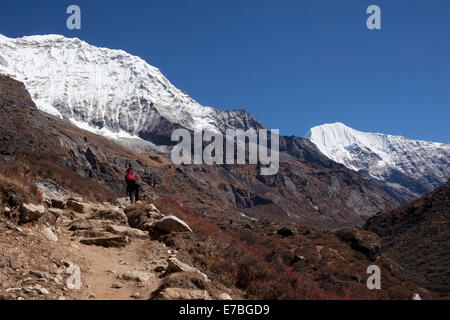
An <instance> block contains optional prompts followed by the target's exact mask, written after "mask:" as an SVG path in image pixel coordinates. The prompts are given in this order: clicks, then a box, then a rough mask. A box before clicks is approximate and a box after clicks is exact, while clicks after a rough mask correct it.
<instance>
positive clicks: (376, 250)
mask: <svg viewBox="0 0 450 320" xmlns="http://www.w3.org/2000/svg"><path fill="white" fill-rule="evenodd" d="M334 233H335V235H336V236H337V237H338V238H340V239H341V240H343V241H346V242H350V243H351V246H352V248H353V249H354V250H356V251H360V252H362V253H364V254H365V255H366V256H367V257H368V258H369V259H370V260H372V261H376V260H377V258H378V257H379V256H380V254H381V240H380V237H379V236H378V235H376V234H375V233H373V232H370V231H366V230H362V229H360V228H357V227H346V228H342V229H338V230H336V231H334Z"/></svg>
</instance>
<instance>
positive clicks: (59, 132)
mask: <svg viewBox="0 0 450 320" xmlns="http://www.w3.org/2000/svg"><path fill="white" fill-rule="evenodd" d="M0 87H2V88H3V89H2V90H4V91H3V92H4V93H3V96H2V98H1V99H4V101H5V103H3V104H2V105H1V106H0V122H1V123H2V127H1V129H0V131H1V132H0V133H1V135H0V142H1V143H0V164H3V165H4V166H5V167H7V168H10V167H11V166H15V165H17V166H19V167H21V168H22V167H23V168H25V169H23V170H25V171H26V170H28V171H29V172H30V174H32V175H39V176H44V177H49V178H52V179H56V180H58V183H60V184H61V185H63V186H64V187H68V188H71V189H73V190H74V191H77V192H78V193H80V194H82V195H85V196H88V197H89V199H91V200H95V199H105V200H111V199H114V198H115V197H117V195H118V194H119V193H123V192H124V185H123V182H122V179H123V171H124V168H125V166H126V164H127V163H128V162H132V163H133V164H134V165H135V168H137V170H138V172H139V174H140V175H141V177H142V181H143V192H144V194H145V192H147V191H148V192H152V191H154V190H158V191H159V192H160V193H164V194H170V195H174V196H177V197H180V199H182V200H183V201H184V202H185V203H188V204H189V205H190V206H192V207H195V208H201V210H202V212H205V213H208V214H211V215H217V216H221V215H224V214H225V213H226V214H225V216H227V217H231V218H233V217H241V216H242V215H243V214H244V215H247V216H249V217H253V218H255V219H272V220H273V219H278V220H289V221H301V222H304V223H308V224H310V225H313V226H316V227H318V228H321V229H330V228H333V227H340V226H345V225H353V224H360V225H362V224H363V223H364V221H365V219H366V218H367V217H369V216H371V215H373V214H375V213H377V212H379V211H384V210H388V209H392V208H394V207H395V206H396V205H397V203H396V202H395V201H394V200H393V199H391V198H390V197H389V196H387V195H386V194H385V193H384V192H383V191H382V190H381V189H379V188H378V187H377V186H376V185H375V184H373V183H371V182H368V181H367V180H365V179H364V178H362V177H361V176H360V175H358V174H357V173H355V172H353V171H351V170H348V169H346V168H345V167H344V166H343V165H340V164H337V163H335V162H333V161H332V160H330V159H328V158H327V157H325V156H324V155H323V154H321V153H320V152H319V151H318V150H317V148H316V147H315V146H314V145H313V144H312V143H310V142H308V141H307V140H305V139H300V138H296V137H289V138H286V139H285V140H283V143H282V144H281V146H280V149H281V150H282V151H283V150H290V154H288V153H287V152H282V154H281V156H280V157H281V162H280V171H279V172H278V174H277V175H274V176H261V175H260V173H259V168H258V165H228V166H227V165H224V166H208V165H192V166H175V165H173V164H172V163H171V162H170V161H169V160H168V159H166V158H164V157H162V156H160V155H156V154H141V153H137V152H133V151H131V150H130V149H127V148H125V147H122V146H120V145H118V144H117V143H114V141H113V140H110V139H106V138H103V137H101V136H99V135H96V134H94V133H91V132H88V131H84V130H81V129H79V128H78V127H76V126H75V125H73V124H71V123H69V122H67V121H64V120H62V119H59V118H58V117H55V116H52V115H49V114H47V113H44V112H42V111H40V110H38V109H37V108H36V107H35V106H34V103H33V102H32V100H31V98H30V96H29V95H28V93H27V92H26V90H25V88H24V86H23V84H21V83H20V82H17V81H15V80H12V79H10V78H5V77H1V78H0ZM16 170H19V171H21V170H22V169H16ZM90 178H93V179H94V181H96V183H91V182H88V179H90Z"/></svg>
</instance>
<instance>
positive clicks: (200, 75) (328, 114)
mask: <svg viewBox="0 0 450 320" xmlns="http://www.w3.org/2000/svg"><path fill="white" fill-rule="evenodd" d="M70 4H78V5H79V6H80V7H81V10H82V29H81V31H70V30H68V29H66V22H65V21H66V18H67V14H66V8H67V6H68V5H70ZM371 4H377V5H379V6H380V7H381V10H382V30H380V31H369V30H368V29H367V28H366V18H367V16H368V15H366V13H365V11H366V8H367V7H368V6H369V5H371ZM0 33H1V34H3V35H5V36H8V37H20V36H24V35H33V34H48V33H56V34H63V35H65V36H68V37H78V38H80V39H82V40H85V41H87V42H89V43H91V44H94V45H97V46H104V47H109V48H117V49H123V50H125V51H128V52H130V53H132V54H135V55H138V56H140V57H142V58H143V59H145V60H146V61H147V62H149V63H150V64H152V65H154V66H157V67H158V68H159V69H160V70H161V71H162V72H163V73H164V74H165V75H166V77H167V78H168V79H169V80H170V81H172V83H174V84H175V85H176V86H177V87H178V88H180V89H183V90H185V91H187V92H188V93H189V94H190V95H191V96H192V97H193V98H194V99H196V100H197V101H199V102H200V103H201V104H203V105H211V106H214V107H218V108H222V109H240V108H244V109H246V110H248V111H249V112H251V113H252V114H253V115H255V116H256V117H257V118H258V119H259V120H260V121H261V122H262V123H264V124H265V125H266V126H267V127H269V128H280V130H281V133H282V134H285V135H290V134H295V135H299V136H303V135H304V134H305V133H306V131H307V130H308V129H309V128H310V127H311V126H315V125H319V124H322V123H326V122H336V121H340V122H343V123H345V124H347V125H349V126H351V127H354V128H355V129H359V130H363V131H375V132H383V133H392V134H400V135H404V136H406V137H408V138H413V139H424V140H433V141H440V142H446V143H448V142H450V130H449V127H450V125H449V123H450V121H449V119H450V1H449V0H420V1H418V0H389V1H381V0H370V1H366V0H340V1H338V0H308V1H303V0H270V1H269V0H254V1H253V0H227V1H219V0H170V1H162V0H158V1H156V0H151V1H148V0H147V1H133V0H129V1H92V0H91V1H84V0H83V1H81V0H73V1H62V0H58V1H45V0H39V1H23V0H22V1H21V0H15V1H8V2H6V1H4V2H3V3H2V6H1V8H0Z"/></svg>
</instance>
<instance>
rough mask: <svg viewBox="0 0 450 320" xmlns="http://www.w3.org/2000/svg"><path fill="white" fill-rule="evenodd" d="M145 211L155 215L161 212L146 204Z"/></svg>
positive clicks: (152, 205) (151, 204)
mask: <svg viewBox="0 0 450 320" xmlns="http://www.w3.org/2000/svg"><path fill="white" fill-rule="evenodd" d="M145 210H147V211H148V212H156V213H159V214H161V212H160V211H159V209H158V208H157V207H156V206H155V205H154V204H153V203H150V204H148V205H147V206H146V207H145Z"/></svg>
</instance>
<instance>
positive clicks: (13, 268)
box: [0, 77, 433, 299]
mask: <svg viewBox="0 0 450 320" xmlns="http://www.w3.org/2000/svg"><path fill="white" fill-rule="evenodd" d="M0 123H1V124H2V126H1V128H0V199H1V204H0V298H6V299H210V298H213V299H229V298H230V297H231V298H237V299H239V298H248V299H411V298H412V297H413V295H414V294H416V293H420V295H421V297H422V298H433V295H432V294H428V293H426V292H423V293H422V292H420V291H419V288H418V287H417V285H415V284H414V283H413V282H411V281H408V280H406V279H404V278H403V277H402V275H401V274H400V273H398V270H399V268H400V267H399V265H398V264H397V263H396V262H395V261H393V260H391V259H389V258H387V257H385V256H383V255H381V256H380V245H381V244H380V241H379V238H378V237H377V236H376V235H375V234H373V233H371V232H367V231H364V230H361V229H359V228H356V227H347V228H344V229H340V230H337V231H333V232H331V231H321V230H318V229H316V228H314V227H311V226H312V225H315V226H318V227H320V228H321V229H329V228H330V227H331V226H333V227H336V226H342V225H348V224H353V223H355V222H359V223H362V221H364V218H363V216H361V214H366V215H370V214H373V213H374V211H376V210H378V209H381V207H382V206H384V208H389V207H393V206H394V205H395V202H393V200H392V199H390V198H389V197H388V196H387V195H386V194H384V193H383V192H382V191H381V190H379V189H378V188H377V187H376V186H374V185H373V184H371V183H370V182H368V181H366V180H365V179H363V178H362V177H360V176H359V175H358V174H357V173H355V172H353V171H349V170H348V169H346V168H345V167H344V166H342V165H339V164H337V163H335V162H333V161H331V160H329V159H328V158H326V157H325V156H323V155H322V154H321V153H320V152H319V153H318V152H317V151H316V148H315V147H314V145H312V144H311V143H305V140H303V139H297V138H294V137H291V138H289V139H287V140H286V143H287V144H286V145H284V146H283V148H290V149H291V150H296V152H297V153H296V157H294V156H292V155H289V154H287V153H284V155H283V157H282V163H281V170H280V172H279V174H278V175H276V176H271V177H262V176H259V175H258V172H259V170H258V168H257V166H256V165H253V166H175V165H173V164H172V163H171V162H169V160H167V159H166V158H164V157H162V156H160V155H157V154H141V153H136V152H133V151H132V150H130V149H127V148H125V147H123V146H121V145H118V144H117V143H115V142H114V141H112V140H109V139H106V138H104V137H102V136H99V135H96V134H94V133H92V132H89V131H84V130H82V129H80V128H78V127H76V126H75V125H73V124H71V123H69V122H67V121H64V120H61V119H60V118H58V117H55V116H52V115H49V114H48V113H44V112H42V111H40V110H38V109H37V108H36V106H35V105H34V103H33V101H32V100H31V97H30V95H29V94H28V92H27V91H26V89H25V86H24V85H23V84H22V83H20V82H18V81H16V80H13V79H11V78H7V77H0ZM300 157H301V159H302V161H303V162H301V163H299V162H298V159H299V158H300ZM128 162H132V163H133V164H134V166H135V168H136V169H137V170H138V172H139V174H140V175H141V178H142V195H143V197H142V202H141V203H139V204H136V205H133V206H130V205H128V204H127V201H126V199H123V198H120V194H123V191H124V190H123V188H124V186H123V182H122V179H123V169H124V167H125V166H126V164H127V163H128ZM105 201H108V202H105ZM180 219H181V220H180ZM299 221H302V222H305V223H307V225H306V224H302V223H299ZM11 243H12V244H13V245H11ZM374 261H376V263H377V264H378V265H380V267H381V268H382V272H383V275H384V278H383V288H382V290H377V291H371V290H368V289H367V287H366V284H365V281H366V279H367V277H368V274H367V272H366V270H367V267H368V266H369V265H371V264H373V263H374Z"/></svg>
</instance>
